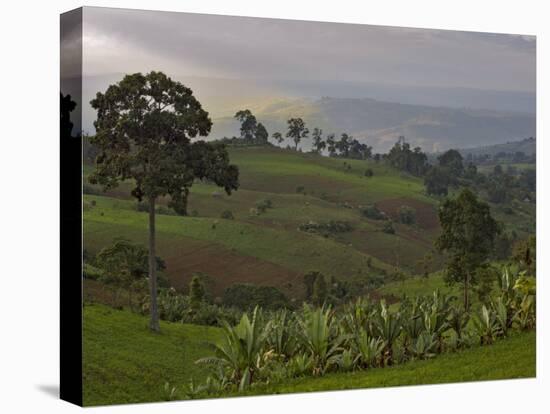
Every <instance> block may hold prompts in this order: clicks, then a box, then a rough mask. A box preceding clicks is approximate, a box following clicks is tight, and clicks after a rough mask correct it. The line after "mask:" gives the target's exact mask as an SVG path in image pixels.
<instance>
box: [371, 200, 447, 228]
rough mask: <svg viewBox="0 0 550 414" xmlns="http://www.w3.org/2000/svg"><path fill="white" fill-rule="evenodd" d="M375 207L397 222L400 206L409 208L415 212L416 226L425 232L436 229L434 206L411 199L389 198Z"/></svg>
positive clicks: (437, 221) (437, 225)
mask: <svg viewBox="0 0 550 414" xmlns="http://www.w3.org/2000/svg"><path fill="white" fill-rule="evenodd" d="M376 206H377V207H378V208H379V209H380V210H382V211H383V212H384V213H386V215H388V216H389V217H391V218H392V219H393V220H395V221H398V220H397V219H398V211H399V208H400V207H401V206H409V207H412V208H414V209H415V210H416V224H417V225H418V227H420V228H422V229H426V230H432V229H437V228H438V227H439V219H438V218H437V209H436V207H435V206H434V205H432V204H429V203H425V202H424V201H419V200H415V199H413V198H407V197H400V198H391V199H387V200H383V201H379V202H377V203H376Z"/></svg>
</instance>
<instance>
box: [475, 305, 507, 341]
mask: <svg viewBox="0 0 550 414" xmlns="http://www.w3.org/2000/svg"><path fill="white" fill-rule="evenodd" d="M472 322H473V325H474V329H475V331H476V333H477V335H478V336H479V339H480V343H481V345H490V344H492V343H493V341H494V339H495V338H496V337H497V336H498V335H499V333H500V329H499V326H498V323H497V322H496V316H495V314H494V313H493V312H491V310H489V309H487V307H486V306H485V305H483V306H482V308H481V311H480V312H479V313H478V314H476V315H474V316H473V317H472Z"/></svg>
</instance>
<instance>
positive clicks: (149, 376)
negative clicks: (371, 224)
mask: <svg viewBox="0 0 550 414" xmlns="http://www.w3.org/2000/svg"><path fill="white" fill-rule="evenodd" d="M147 322H148V319H147V318H146V317H142V316H139V315H136V314H132V313H130V312H128V311H120V310H114V309H112V308H109V307H107V306H103V305H97V304H94V305H86V306H85V308H84V357H83V370H84V380H83V381H84V384H83V385H84V404H85V405H86V406H92V405H106V404H123V403H138V402H153V401H162V400H163V399H164V391H163V389H164V384H165V382H169V383H170V384H171V385H172V386H176V387H178V389H180V390H181V388H182V386H183V385H185V384H187V383H188V382H189V381H190V379H191V378H194V379H195V380H197V381H198V382H202V381H204V379H205V377H206V372H205V370H204V368H203V367H201V366H198V365H196V364H195V363H194V361H196V360H197V359H199V358H201V357H204V356H208V355H211V351H210V350H209V348H208V346H207V345H206V343H207V342H210V341H216V340H217V339H218V338H219V337H220V334H221V332H220V330H219V329H218V328H211V327H205V326H197V325H183V324H179V323H169V322H163V321H161V333H160V334H153V333H150V332H149V330H148V328H147ZM535 354H536V335H535V333H534V332H529V333H524V334H517V335H515V336H513V337H510V338H507V339H503V340H499V341H497V342H496V343H495V344H494V345H491V346H485V347H476V348H473V349H469V350H466V351H462V352H457V353H449V354H442V355H439V356H437V357H436V358H434V359H433V360H426V361H415V362H409V363H406V364H403V365H398V366H394V367H389V368H376V369H372V370H368V371H360V372H353V373H344V374H328V375H326V376H324V377H320V378H313V377H308V378H303V379H293V380H287V381H286V382H285V383H284V384H271V385H264V384H259V385H257V386H254V387H253V388H252V389H250V390H249V391H247V392H246V394H247V395H257V394H276V393H290V392H307V391H327V390H343V389H353V388H373V387H388V386H399V385H420V384H438V383H448V382H463V381H483V380H497V379H508V378H529V377H534V376H535V374H536V364H535ZM233 395H236V394H233ZM238 395H242V394H238Z"/></svg>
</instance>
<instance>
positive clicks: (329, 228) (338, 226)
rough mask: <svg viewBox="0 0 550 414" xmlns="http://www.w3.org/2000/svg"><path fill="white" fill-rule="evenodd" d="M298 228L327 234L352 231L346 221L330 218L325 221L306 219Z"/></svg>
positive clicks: (308, 231) (307, 231)
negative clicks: (317, 221) (318, 221)
mask: <svg viewBox="0 0 550 414" xmlns="http://www.w3.org/2000/svg"><path fill="white" fill-rule="evenodd" d="M298 230H300V231H303V232H306V233H319V234H322V235H325V236H328V235H330V234H333V233H347V232H350V231H353V227H352V226H351V224H350V223H349V222H347V221H340V220H330V221H328V222H326V223H316V222H314V221H308V222H307V223H302V224H300V225H299V226H298Z"/></svg>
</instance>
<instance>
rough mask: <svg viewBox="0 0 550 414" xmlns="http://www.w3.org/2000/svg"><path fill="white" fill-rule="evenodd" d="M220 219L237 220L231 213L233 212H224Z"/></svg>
mask: <svg viewBox="0 0 550 414" xmlns="http://www.w3.org/2000/svg"><path fill="white" fill-rule="evenodd" d="M220 217H221V218H222V219H226V220H233V219H235V217H233V213H232V212H231V210H224V211H222V214H221V215H220Z"/></svg>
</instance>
